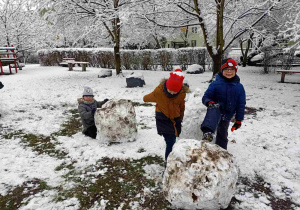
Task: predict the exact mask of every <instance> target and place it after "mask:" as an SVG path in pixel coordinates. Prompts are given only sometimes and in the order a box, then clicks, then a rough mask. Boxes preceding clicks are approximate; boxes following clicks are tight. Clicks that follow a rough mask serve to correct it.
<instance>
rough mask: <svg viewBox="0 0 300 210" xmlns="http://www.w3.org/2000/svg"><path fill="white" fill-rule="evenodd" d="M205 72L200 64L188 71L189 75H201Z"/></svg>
mask: <svg viewBox="0 0 300 210" xmlns="http://www.w3.org/2000/svg"><path fill="white" fill-rule="evenodd" d="M203 72H204V69H203V67H202V66H200V65H198V64H193V65H190V66H189V67H188V69H187V70H186V73H187V74H201V73H203Z"/></svg>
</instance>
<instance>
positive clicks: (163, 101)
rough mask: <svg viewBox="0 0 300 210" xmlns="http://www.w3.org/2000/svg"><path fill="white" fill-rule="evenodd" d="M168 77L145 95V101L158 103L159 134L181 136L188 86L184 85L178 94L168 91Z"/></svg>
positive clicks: (157, 121) (157, 122)
mask: <svg viewBox="0 0 300 210" xmlns="http://www.w3.org/2000/svg"><path fill="white" fill-rule="evenodd" d="M166 81H167V80H166V79H165V80H162V82H161V83H160V84H159V85H158V86H157V87H156V88H155V90H154V91H153V92H152V93H150V94H148V95H145V96H144V102H154V103H156V109H155V111H156V126H157V131H158V134H160V135H162V134H169V135H175V136H179V134H180V133H181V122H182V120H183V116H184V109H185V101H184V99H185V96H186V93H187V92H188V87H187V86H185V85H183V87H182V89H181V90H180V92H179V93H177V94H176V95H171V94H169V93H168V92H167V91H166V87H165V83H166Z"/></svg>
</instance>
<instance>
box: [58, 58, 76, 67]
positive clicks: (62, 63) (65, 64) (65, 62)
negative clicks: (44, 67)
mask: <svg viewBox="0 0 300 210" xmlns="http://www.w3.org/2000/svg"><path fill="white" fill-rule="evenodd" d="M67 61H75V58H63V59H62V62H61V63H59V65H60V66H62V67H69V65H68V63H67Z"/></svg>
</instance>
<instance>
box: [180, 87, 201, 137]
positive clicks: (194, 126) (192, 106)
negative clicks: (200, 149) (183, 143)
mask: <svg viewBox="0 0 300 210" xmlns="http://www.w3.org/2000/svg"><path fill="white" fill-rule="evenodd" d="M202 95H203V94H201V90H200V89H199V88H197V89H195V90H194V91H193V92H191V93H189V94H187V97H186V103H185V111H184V118H183V122H182V132H181V134H180V138H182V139H199V140H200V139H202V131H201V130H200V127H201V123H202V121H203V119H204V117H205V113H206V107H205V106H204V105H203V104H202Z"/></svg>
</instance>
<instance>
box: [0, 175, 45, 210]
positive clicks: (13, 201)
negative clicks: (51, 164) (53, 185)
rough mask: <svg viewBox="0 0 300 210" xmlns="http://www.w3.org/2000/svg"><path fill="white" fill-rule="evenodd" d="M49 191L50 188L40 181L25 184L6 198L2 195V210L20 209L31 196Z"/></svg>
mask: <svg viewBox="0 0 300 210" xmlns="http://www.w3.org/2000/svg"><path fill="white" fill-rule="evenodd" d="M47 189H50V187H48V185H47V183H46V182H44V181H42V180H40V179H34V180H31V181H27V182H24V183H23V184H22V185H21V186H17V187H16V188H14V189H12V190H10V191H9V192H8V193H7V194H6V195H5V196H2V195H0V209H1V210H15V209H19V208H20V207H21V206H22V205H26V203H27V202H28V198H29V197H30V196H32V195H35V194H37V193H40V192H43V191H44V190H47Z"/></svg>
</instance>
